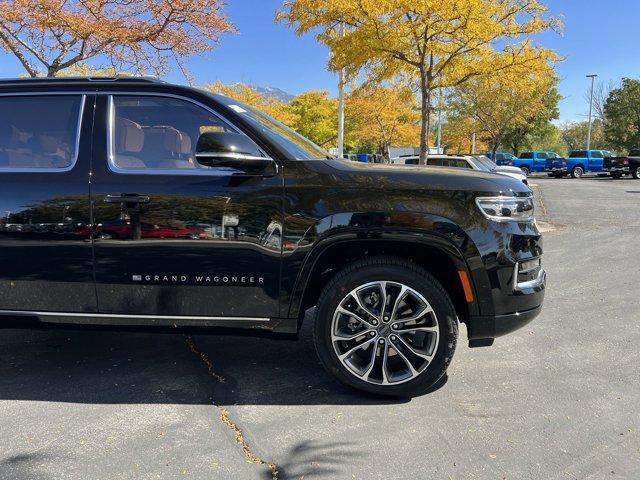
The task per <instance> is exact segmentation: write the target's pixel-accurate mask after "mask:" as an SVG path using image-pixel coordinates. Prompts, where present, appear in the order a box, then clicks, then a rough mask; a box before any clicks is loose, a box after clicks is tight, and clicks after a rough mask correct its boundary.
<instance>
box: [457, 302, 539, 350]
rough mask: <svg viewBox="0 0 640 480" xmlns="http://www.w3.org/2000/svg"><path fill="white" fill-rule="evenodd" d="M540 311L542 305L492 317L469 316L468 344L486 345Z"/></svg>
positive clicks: (520, 326) (475, 345) (527, 321)
mask: <svg viewBox="0 0 640 480" xmlns="http://www.w3.org/2000/svg"><path fill="white" fill-rule="evenodd" d="M541 311H542V305H539V306H537V307H535V308H532V309H530V310H525V311H523V312H516V313H510V314H508V315H496V316H494V317H471V318H470V319H469V324H468V325H467V329H468V332H469V334H468V336H469V346H470V347H488V346H490V345H491V344H493V340H494V339H495V338H497V337H501V336H503V335H507V334H508V333H511V332H515V331H516V330H518V329H520V328H522V327H524V326H525V325H526V324H528V323H529V322H531V321H532V320H533V319H534V318H536V317H537V316H538V315H539V314H540V312H541Z"/></svg>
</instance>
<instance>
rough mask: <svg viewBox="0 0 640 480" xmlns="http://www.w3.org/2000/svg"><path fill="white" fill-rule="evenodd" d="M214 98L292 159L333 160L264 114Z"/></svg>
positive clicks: (306, 139)
mask: <svg viewBox="0 0 640 480" xmlns="http://www.w3.org/2000/svg"><path fill="white" fill-rule="evenodd" d="M215 98H216V100H218V101H221V102H222V103H224V104H225V105H226V106H227V107H229V108H230V109H232V110H233V111H234V112H236V113H239V114H240V115H242V116H244V117H245V119H246V120H248V121H249V123H251V124H252V125H253V126H254V127H256V128H258V129H259V130H260V131H261V132H262V134H263V135H265V136H267V137H268V138H269V140H271V141H272V142H274V143H276V144H277V145H278V146H279V147H281V148H283V149H284V150H286V151H287V152H288V153H289V154H290V155H291V156H292V157H294V158H296V159H299V160H313V159H325V158H333V156H332V155H330V154H329V152H327V151H326V150H325V149H324V148H322V147H319V146H318V145H316V144H315V143H313V142H312V141H311V140H309V139H308V138H305V137H303V136H302V135H300V134H299V133H297V132H296V131H295V130H293V129H291V128H289V127H287V126H286V125H285V124H284V123H282V122H279V121H278V120H276V119H275V118H273V117H270V116H269V115H267V114H266V113H264V112H261V111H260V110H258V109H256V108H253V107H250V106H249V105H245V104H244V103H241V102H238V101H237V100H234V99H233V98H229V97H225V96H224V95H215Z"/></svg>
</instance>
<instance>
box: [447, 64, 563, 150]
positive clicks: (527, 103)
mask: <svg viewBox="0 0 640 480" xmlns="http://www.w3.org/2000/svg"><path fill="white" fill-rule="evenodd" d="M556 81H557V80H556V77H555V75H554V71H553V69H552V68H551V66H550V65H548V64H547V63H545V62H543V61H539V62H538V64H537V65H536V66H535V68H528V67H524V66H519V67H513V68H512V69H510V70H508V71H505V72H504V73H503V74H502V75H494V76H486V77H478V78H474V79H472V80H470V81H469V82H467V83H465V84H464V85H461V86H459V87H458V88H456V89H454V90H453V91H452V93H451V96H450V98H449V108H450V109H451V110H452V111H453V112H454V114H453V117H454V118H455V117H458V118H461V119H472V121H473V127H474V129H475V131H476V132H477V133H478V135H479V136H480V138H482V139H483V140H484V141H485V142H486V143H487V144H488V146H489V148H490V149H491V150H492V151H493V152H495V151H496V150H497V148H498V147H499V146H500V145H501V144H502V142H503V141H504V140H505V137H506V136H507V135H508V134H509V133H510V132H512V131H513V130H514V129H517V128H519V127H521V126H522V127H526V126H528V124H529V123H530V122H531V118H533V117H535V116H536V114H538V113H539V112H540V111H544V110H546V109H548V108H549V104H548V99H549V98H550V97H551V96H553V95H554V94H555V85H556Z"/></svg>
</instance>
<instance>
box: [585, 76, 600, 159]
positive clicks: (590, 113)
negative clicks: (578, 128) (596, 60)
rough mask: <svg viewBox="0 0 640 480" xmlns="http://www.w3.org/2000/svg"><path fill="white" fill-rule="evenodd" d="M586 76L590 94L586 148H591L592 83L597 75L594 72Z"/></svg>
mask: <svg viewBox="0 0 640 480" xmlns="http://www.w3.org/2000/svg"><path fill="white" fill-rule="evenodd" d="M587 78H590V79H591V94H590V95H589V131H588V133H587V150H591V128H592V123H591V115H592V113H593V84H594V83H595V81H596V78H598V75H597V74H595V73H592V74H591V75H587Z"/></svg>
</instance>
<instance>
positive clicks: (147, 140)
mask: <svg viewBox="0 0 640 480" xmlns="http://www.w3.org/2000/svg"><path fill="white" fill-rule="evenodd" d="M110 103H111V107H110V129H109V130H110V132H109V135H110V155H109V162H110V164H111V166H112V167H115V170H116V171H132V172H141V171H142V172H144V171H148V173H153V172H162V171H168V172H178V171H181V172H183V173H184V172H188V171H194V173H195V172H200V171H202V172H204V171H211V170H216V171H218V170H231V169H228V168H221V167H213V168H210V167H207V166H205V165H202V164H200V163H198V161H197V160H196V156H195V154H196V145H197V142H198V138H199V137H200V135H201V134H203V133H207V132H225V133H239V132H238V130H237V129H235V128H234V127H233V126H231V125H230V124H229V123H227V122H225V121H224V120H222V119H221V118H220V117H218V116H217V115H215V114H214V113H212V112H210V111H208V110H206V109H205V108H203V107H200V106H199V105H196V104H194V103H191V102H189V101H187V100H182V99H179V98H173V97H161V96H157V97H156V96H113V97H111V101H110ZM247 140H248V137H247ZM256 150H259V149H258V147H257V146H256Z"/></svg>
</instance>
